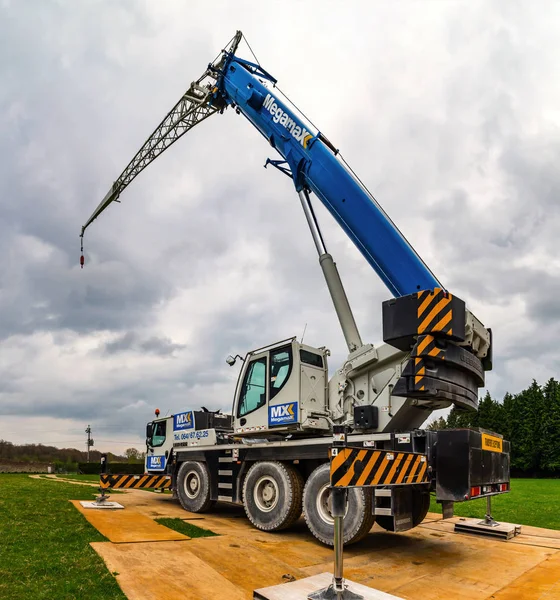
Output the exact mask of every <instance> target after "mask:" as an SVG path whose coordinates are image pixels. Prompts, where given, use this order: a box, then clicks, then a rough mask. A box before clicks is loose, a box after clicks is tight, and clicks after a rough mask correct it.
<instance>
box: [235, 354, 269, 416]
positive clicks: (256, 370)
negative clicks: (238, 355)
mask: <svg viewBox="0 0 560 600" xmlns="http://www.w3.org/2000/svg"><path fill="white" fill-rule="evenodd" d="M265 404H266V358H259V359H258V360H254V361H253V362H251V363H250V364H249V366H248V367H247V372H246V373H245V379H244V381H243V386H242V388H241V395H240V396H239V410H238V413H237V416H238V417H244V416H245V415H248V414H249V413H250V412H253V411H254V410H257V408H260V407H261V406H264V405H265Z"/></svg>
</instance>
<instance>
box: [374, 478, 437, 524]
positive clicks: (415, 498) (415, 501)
mask: <svg viewBox="0 0 560 600" xmlns="http://www.w3.org/2000/svg"><path fill="white" fill-rule="evenodd" d="M429 510H430V492H428V491H426V490H422V489H417V488H414V489H413V490H412V527H411V528H410V529H412V528H414V527H417V526H418V525H420V523H422V521H423V520H424V519H425V518H426V515H427V514H428V511H429ZM376 522H377V524H378V525H379V526H380V527H383V529H385V530H386V531H395V522H394V519H393V517H389V516H387V515H378V517H377V519H376Z"/></svg>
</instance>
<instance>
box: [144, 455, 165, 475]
mask: <svg viewBox="0 0 560 600" xmlns="http://www.w3.org/2000/svg"><path fill="white" fill-rule="evenodd" d="M164 468H165V456H148V469H152V470H154V471H157V470H163V469H164Z"/></svg>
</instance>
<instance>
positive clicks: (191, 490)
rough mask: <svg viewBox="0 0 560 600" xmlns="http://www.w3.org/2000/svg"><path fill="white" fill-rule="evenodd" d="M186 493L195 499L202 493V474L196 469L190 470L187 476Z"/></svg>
mask: <svg viewBox="0 0 560 600" xmlns="http://www.w3.org/2000/svg"><path fill="white" fill-rule="evenodd" d="M184 488H185V494H186V495H187V496H188V497H189V498H190V499H191V500H194V499H195V498H196V497H197V496H198V494H199V493H200V476H199V475H198V473H197V472H196V471H189V473H187V476H186V477H185V484H184Z"/></svg>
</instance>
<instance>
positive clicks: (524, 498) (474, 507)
mask: <svg viewBox="0 0 560 600" xmlns="http://www.w3.org/2000/svg"><path fill="white" fill-rule="evenodd" d="M430 511H431V512H439V513H441V505H440V504H436V501H435V497H434V496H432V502H431V504H430ZM485 514H486V499H485V498H482V499H480V500H471V501H469V502H461V503H457V504H455V515H456V516H459V517H475V518H478V517H480V518H481V519H482V518H483V517H484V515H485ZM492 516H493V517H494V518H495V519H496V521H505V522H507V523H518V524H520V525H533V526H535V527H547V528H549V529H560V479H512V480H511V492H509V493H508V494H503V495H500V496H494V497H493V498H492Z"/></svg>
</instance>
